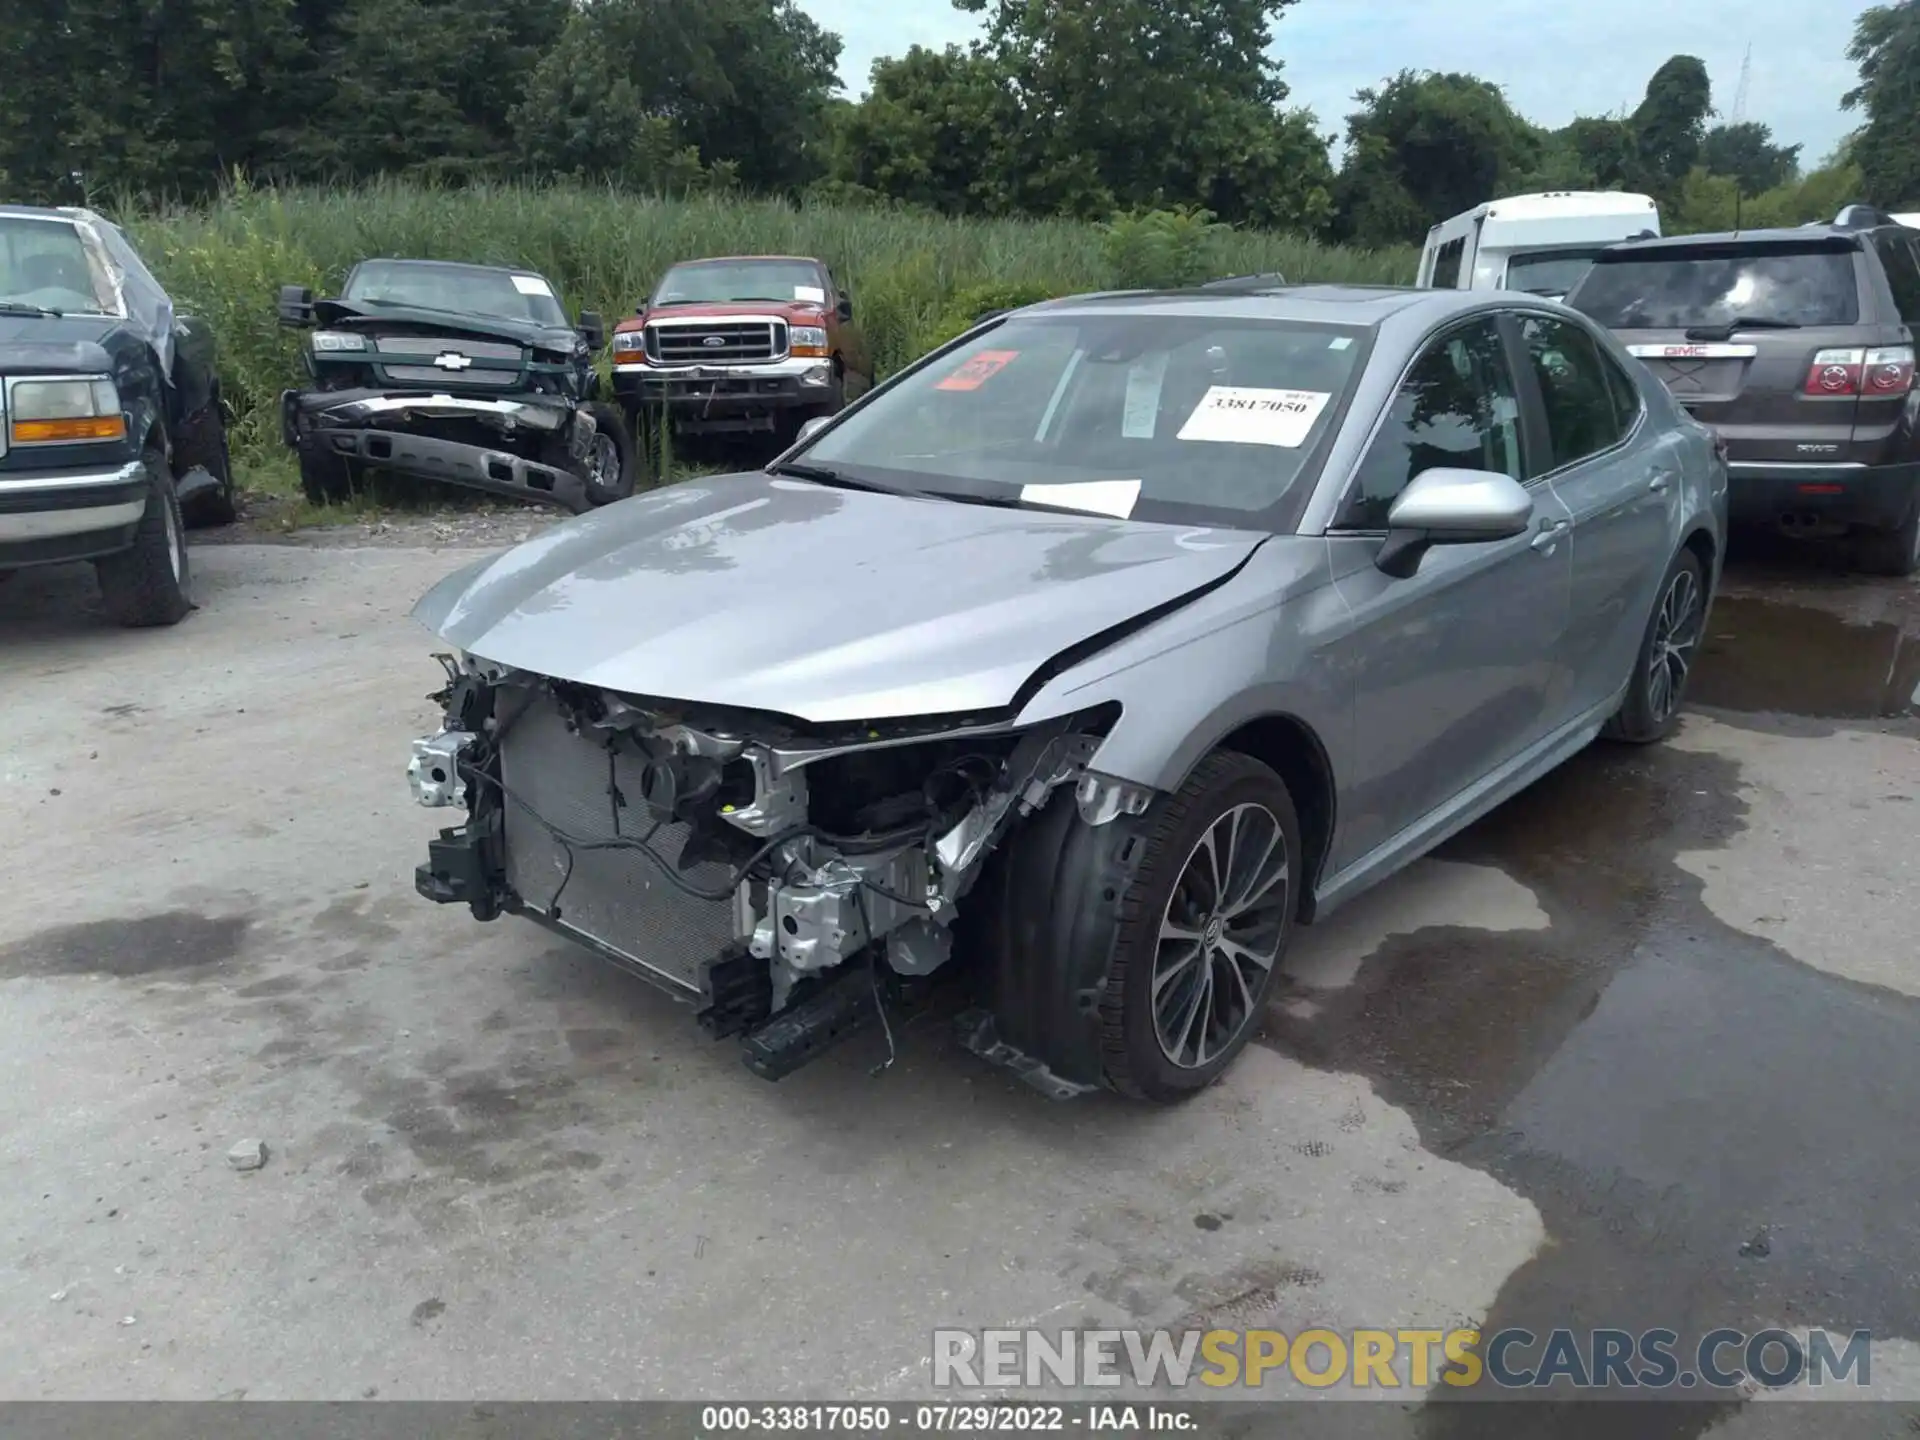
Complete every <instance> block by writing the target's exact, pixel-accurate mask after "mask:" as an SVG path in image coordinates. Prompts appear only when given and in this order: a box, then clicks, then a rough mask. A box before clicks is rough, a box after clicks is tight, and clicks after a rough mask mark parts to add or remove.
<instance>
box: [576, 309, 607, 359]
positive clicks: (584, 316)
mask: <svg viewBox="0 0 1920 1440" xmlns="http://www.w3.org/2000/svg"><path fill="white" fill-rule="evenodd" d="M580 338H581V339H582V340H584V341H586V342H587V348H588V349H589V350H593V351H599V350H600V349H602V348H603V347H604V346H605V345H606V343H607V325H606V322H605V321H604V320H602V319H601V318H600V316H599V314H598V313H597V312H596V311H593V310H582V311H581V312H580Z"/></svg>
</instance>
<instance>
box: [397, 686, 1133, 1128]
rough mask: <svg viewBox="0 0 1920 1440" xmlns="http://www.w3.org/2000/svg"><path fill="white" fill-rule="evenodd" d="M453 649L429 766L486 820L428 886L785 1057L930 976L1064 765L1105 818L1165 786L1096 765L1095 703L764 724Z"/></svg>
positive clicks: (830, 1039) (777, 1072)
mask: <svg viewBox="0 0 1920 1440" xmlns="http://www.w3.org/2000/svg"><path fill="white" fill-rule="evenodd" d="M450 671H451V681H450V685H449V688H448V690H447V691H446V692H443V695H442V697H441V699H442V701H443V704H444V705H445V710H446V714H445V721H444V727H443V729H442V730H441V731H440V732H439V733H438V734H436V735H432V736H427V737H423V738H422V739H420V740H418V741H416V742H415V744H414V750H413V756H412V760H411V763H410V765H409V778H410V781H411V783H412V787H413V791H414V795H415V798H416V799H417V800H418V801H419V802H420V803H421V804H423V805H428V806H450V807H462V806H463V807H465V808H466V810H467V817H468V818H467V821H466V823H465V824H463V825H460V826H457V827H454V828H452V829H448V830H443V831H442V832H441V833H440V836H439V838H438V839H437V840H435V841H434V842H432V843H431V844H430V846H429V855H428V860H427V863H426V864H424V865H422V866H420V867H419V868H418V870H417V871H416V873H415V888H416V889H417V890H418V891H419V892H420V893H421V894H422V895H424V896H425V897H427V898H428V899H431V900H434V901H437V902H439V903H442V904H446V903H465V904H467V905H469V906H470V907H471V908H472V910H473V912H474V914H475V916H476V917H477V918H479V919H483V920H488V919H492V918H494V917H495V916H497V915H499V914H502V913H510V914H518V915H522V916H525V917H527V918H529V919H532V920H534V921H536V922H538V923H539V924H541V925H543V926H545V927H547V928H549V929H552V930H555V931H557V932H559V933H561V934H563V935H565V936H567V937H568V938H570V939H572V940H575V941H577V942H578V943H580V944H582V945H585V946H586V947H587V948H589V949H591V950H593V951H595V952H596V953H597V954H599V955H600V956H602V957H603V958H605V959H607V960H610V961H612V962H614V963H615V964H617V965H619V966H620V967H621V968H623V969H626V970H628V971H629V972H631V973H633V974H635V975H638V976H640V977H641V978H643V979H646V980H648V981H650V982H652V983H653V984H655V985H657V986H659V987H660V988H662V989H664V990H666V991H668V992H669V993H671V994H674V995H676V996H677V997H679V998H680V999H682V1000H685V1001H688V1002H690V1003H692V1004H694V1005H695V1006H696V1007H697V1008H698V1011H699V1016H698V1018H699V1020H700V1022H701V1024H702V1025H703V1026H704V1027H705V1028H706V1029H707V1030H708V1031H710V1032H711V1033H713V1034H714V1035H716V1036H738V1037H740V1039H741V1043H742V1046H743V1050H744V1058H745V1060H746V1063H747V1065H748V1067H749V1068H750V1069H752V1070H754V1072H755V1073H757V1074H759V1075H761V1076H763V1077H764V1078H767V1079H778V1078H780V1077H781V1076H783V1075H785V1074H787V1073H790V1072H791V1071H792V1070H793V1069H795V1068H797V1067H798V1066H799V1065H800V1064H803V1063H805V1062H806V1061H807V1060H809V1059H812V1058H813V1057H814V1056H816V1055H818V1054H819V1053H821V1052H823V1051H824V1050H825V1049H826V1048H828V1047H829V1046H830V1045H832V1044H835V1043H837V1042H838V1041H839V1040H840V1039H841V1038H843V1037H844V1036H846V1035H847V1034H849V1033H851V1032H852V1031H854V1030H855V1029H858V1028H862V1027H864V1026H865V1025H866V1024H867V1023H868V1022H869V1021H872V1020H873V1019H875V1018H882V1019H884V1010H885V1007H886V1006H887V1005H888V1004H889V1003H892V1001H893V1000H895V999H898V998H899V997H901V996H903V995H905V996H908V997H911V996H913V995H916V994H919V993H923V992H924V991H925V990H926V988H927V987H926V984H925V983H924V982H926V980H927V977H930V976H932V975H933V974H934V972H935V971H939V970H942V969H943V967H945V966H946V965H947V964H948V962H949V961H950V960H951V959H952V958H953V954H954V933H953V925H954V921H955V919H956V914H957V911H958V909H959V907H960V906H961V905H962V903H963V902H964V901H965V898H966V896H967V895H968V893H969V892H970V891H971V890H972V889H973V887H974V885H975V882H976V881H977V880H978V879H979V878H980V875H981V873H982V869H983V865H984V862H985V861H986V859H987V857H988V855H989V853H990V852H991V851H992V850H993V849H994V848H995V847H996V846H997V845H998V844H999V843H1000V842H1001V841H1002V840H1003V839H1004V838H1005V836H1006V835H1007V834H1008V832H1009V831H1010V830H1011V829H1012V828H1013V827H1014V826H1015V825H1016V824H1018V823H1019V822H1020V821H1021V820H1022V819H1023V818H1024V817H1026V816H1028V815H1031V814H1033V813H1034V812H1035V811H1037V810H1038V809H1039V808H1041V807H1042V806H1044V805H1045V804H1046V803H1047V801H1048V799H1049V797H1050V796H1051V794H1052V792H1053V791H1054V790H1055V789H1056V788H1057V787H1060V786H1062V785H1070V786H1072V787H1073V788H1074V791H1075V799H1076V801H1077V803H1078V804H1079V806H1080V813H1081V814H1082V816H1083V817H1085V818H1086V819H1087V820H1088V822H1089V823H1091V824H1095V825H1100V824H1104V823H1106V822H1107V821H1109V820H1111V819H1113V818H1115V817H1117V816H1118V815H1120V814H1122V813H1138V812H1139V811H1140V810H1141V809H1144V807H1145V805H1146V803H1147V800H1148V798H1149V796H1148V793H1147V792H1145V791H1138V792H1132V791H1130V790H1128V791H1124V792H1123V789H1121V788H1116V786H1117V785H1118V782H1109V781H1107V780H1105V778H1104V777H1100V776H1097V775H1095V774H1093V773H1092V772H1090V771H1088V770H1087V769H1086V764H1087V761H1088V759H1089V758H1090V757H1091V755H1092V753H1093V751H1094V750H1095V748H1096V747H1097V745H1098V737H1097V734H1096V733H1094V731H1095V729H1096V728H1097V726H1096V725H1094V724H1091V723H1090V722H1089V721H1088V718H1087V717H1079V718H1077V719H1069V720H1066V721H1061V722H1056V723H1053V724H1049V725H1047V726H1043V727H1035V728H1031V729H1027V730H1024V731H1015V730H1013V729H1012V728H1010V727H1009V726H1004V725H986V726H980V725H972V724H968V725H959V724H956V727H954V728H953V729H951V730H950V731H946V732H941V731H937V730H936V731H934V732H932V733H916V734H913V735H886V734H882V733H880V732H877V731H869V732H866V733H864V734H862V735H860V736H858V737H855V738H851V739H848V738H837V737H836V738H829V737H811V738H806V739H802V738H797V737H795V736H793V735H791V734H789V735H787V736H785V737H773V736H769V737H767V738H751V736H752V733H753V732H751V731H750V730H749V729H748V728H747V727H744V726H742V727H736V726H735V725H733V724H730V723H724V722H723V723H719V724H715V723H713V722H712V721H711V720H710V719H709V720H702V721H701V722H699V723H695V722H694V721H693V720H692V719H690V718H683V717H679V716H676V715H673V714H669V713H664V712H658V711H652V710H642V709H640V708H639V707H638V706H637V705H635V704H633V703H630V702H629V701H628V700H626V699H623V698H622V697H619V696H616V695H613V694H612V693H610V692H604V691H589V690H587V689H585V688H584V687H577V686H571V685H567V684H565V683H563V682H556V681H549V680H546V679H543V678H541V677H537V676H530V675H527V674H525V673H524V672H518V671H513V672H505V673H501V672H498V671H493V672H491V673H488V670H487V668H486V667H477V666H475V665H473V664H472V663H471V662H469V663H468V664H466V665H451V664H450ZM849 791H857V792H859V794H860V795H861V797H862V798H861V800H860V801H859V802H858V803H855V802H851V801H849V800H848V798H847V796H848V792H849ZM983 1053H984V1052H983ZM989 1058H994V1059H998V1060H1001V1063H1008V1064H1014V1063H1016V1061H1018V1059H1019V1057H1017V1056H1015V1057H1013V1058H1012V1059H1006V1058H1003V1057H1000V1056H998V1055H995V1056H990V1057H989ZM1029 1068H1032V1067H1029ZM1023 1073H1024V1072H1023ZM1028 1078H1029V1079H1030V1080H1031V1081H1032V1082H1033V1083H1035V1084H1036V1085H1038V1086H1039V1087H1040V1088H1042V1089H1045V1090H1047V1091H1048V1092H1049V1093H1055V1094H1059V1093H1071V1092H1073V1091H1076V1090H1078V1089H1082V1088H1085V1086H1084V1085H1077V1084H1073V1083H1069V1082H1064V1081H1061V1080H1060V1079H1058V1077H1054V1076H1050V1075H1048V1074H1046V1073H1044V1071H1042V1072H1041V1073H1039V1074H1036V1075H1029V1076H1028Z"/></svg>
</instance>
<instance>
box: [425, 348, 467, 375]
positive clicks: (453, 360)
mask: <svg viewBox="0 0 1920 1440" xmlns="http://www.w3.org/2000/svg"><path fill="white" fill-rule="evenodd" d="M433 363H434V364H435V365H437V366H439V367H440V368H441V369H442V370H465V369H466V368H467V367H468V366H470V365H471V364H473V361H471V360H469V359H468V358H467V357H466V356H464V355H462V354H460V353H459V352H458V351H456V350H444V351H442V352H441V353H440V354H438V355H436V356H434V357H433Z"/></svg>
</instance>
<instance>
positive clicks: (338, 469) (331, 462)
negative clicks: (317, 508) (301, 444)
mask: <svg viewBox="0 0 1920 1440" xmlns="http://www.w3.org/2000/svg"><path fill="white" fill-rule="evenodd" d="M359 483H360V467H359V466H358V465H356V464H354V462H353V461H351V460H349V459H347V458H346V457H345V456H344V455H329V454H326V453H324V452H317V451H312V450H302V451H301V452H300V491H301V493H302V494H303V495H305V496H306V497H307V500H308V503H310V504H314V505H343V504H345V503H346V502H347V501H348V500H351V499H352V498H353V492H354V491H355V489H357V488H358V486H359Z"/></svg>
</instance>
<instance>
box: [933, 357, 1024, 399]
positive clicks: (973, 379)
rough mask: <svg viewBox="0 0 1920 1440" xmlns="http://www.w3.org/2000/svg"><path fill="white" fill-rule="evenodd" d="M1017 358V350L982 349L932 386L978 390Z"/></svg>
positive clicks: (943, 388) (936, 387) (946, 388)
mask: <svg viewBox="0 0 1920 1440" xmlns="http://www.w3.org/2000/svg"><path fill="white" fill-rule="evenodd" d="M1019 358H1020V352H1019V351H1018V350H982V351H981V352H980V353H979V354H978V355H975V356H974V357H973V358H972V359H970V360H968V361H967V363H966V364H964V365H962V366H961V367H960V368H959V369H958V370H955V371H954V372H953V373H952V374H951V375H949V376H947V378H946V379H944V380H942V381H941V382H940V383H939V384H938V385H936V386H934V387H933V388H934V389H936V390H978V389H979V388H980V387H981V386H982V385H984V384H986V383H987V381H989V380H991V379H992V378H993V377H994V376H996V375H998V374H999V373H1000V372H1001V371H1002V370H1004V369H1006V368H1007V366H1009V365H1011V364H1012V363H1013V362H1014V361H1015V360H1017V359H1019Z"/></svg>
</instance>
